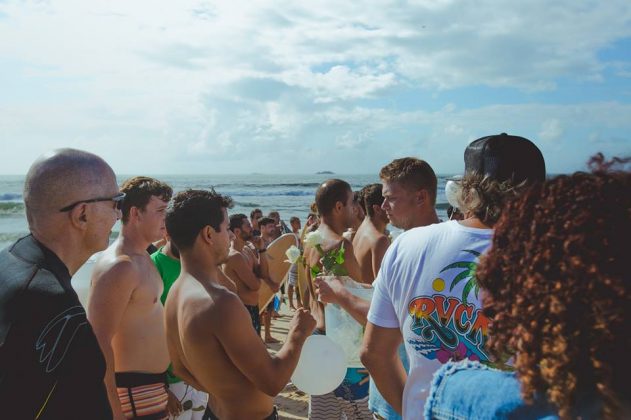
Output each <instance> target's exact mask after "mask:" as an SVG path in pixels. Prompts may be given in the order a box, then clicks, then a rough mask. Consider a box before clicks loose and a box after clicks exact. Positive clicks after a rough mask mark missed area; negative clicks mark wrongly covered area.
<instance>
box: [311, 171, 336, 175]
mask: <svg viewBox="0 0 631 420" xmlns="http://www.w3.org/2000/svg"><path fill="white" fill-rule="evenodd" d="M333 174H335V172H331V171H320V172H316V175H333Z"/></svg>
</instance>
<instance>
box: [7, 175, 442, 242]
mask: <svg viewBox="0 0 631 420" xmlns="http://www.w3.org/2000/svg"><path fill="white" fill-rule="evenodd" d="M152 176H154V177H155V178H157V179H159V180H161V181H164V182H166V183H168V184H169V185H171V187H173V189H174V191H176V192H177V191H182V190H185V189H187V188H194V189H204V188H210V187H214V188H215V190H216V191H217V192H219V193H221V194H224V195H229V196H231V197H232V198H233V200H234V202H235V205H234V207H233V208H232V209H231V210H230V211H229V213H230V214H232V213H245V214H246V215H248V217H249V215H250V212H251V211H252V210H253V209H255V208H260V209H261V210H263V213H264V214H267V213H268V212H270V211H272V210H276V211H278V212H279V213H280V215H281V218H282V219H283V220H285V221H286V222H289V218H290V217H292V216H296V217H299V218H300V220H301V221H302V223H304V222H305V220H306V219H307V215H308V214H309V206H310V205H311V203H312V202H313V200H314V196H315V191H316V189H317V188H318V185H320V183H321V182H323V181H324V180H326V179H328V178H332V177H335V178H340V179H343V180H345V181H347V182H348V183H349V184H351V186H352V188H353V190H354V191H355V190H359V189H361V188H362V187H363V186H365V185H367V184H371V183H375V182H379V177H378V176H377V175H376V174H375V175H357V174H356V175H340V174H335V175H330V174H317V175H316V174H314V175H304V174H302V175H264V174H250V175H152ZM127 178H129V176H120V177H119V178H118V182H119V185H120V184H121V183H122V181H124V180H125V179H127ZM447 178H448V176H438V197H437V200H436V208H437V211H438V216H439V217H440V218H442V219H443V220H444V219H446V217H447V214H446V209H447V207H448V203H447V199H446V198H445V183H446V181H447ZM23 186H24V176H19V175H0V249H2V248H4V247H5V246H7V245H9V244H10V243H12V242H13V241H15V240H16V239H18V238H20V237H21V236H24V235H26V234H27V233H28V226H27V223H26V215H25V213H24V202H23V199H22V189H23ZM390 228H391V230H394V231H396V229H392V227H390ZM118 230H119V224H118V223H117V224H116V225H115V226H114V228H113V230H112V237H116V235H118Z"/></svg>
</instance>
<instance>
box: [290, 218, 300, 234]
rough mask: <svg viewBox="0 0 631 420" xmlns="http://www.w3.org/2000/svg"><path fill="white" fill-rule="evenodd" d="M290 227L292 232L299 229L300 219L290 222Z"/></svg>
mask: <svg viewBox="0 0 631 420" xmlns="http://www.w3.org/2000/svg"><path fill="white" fill-rule="evenodd" d="M291 228H292V230H293V231H294V232H297V231H299V230H300V220H294V221H292V222H291Z"/></svg>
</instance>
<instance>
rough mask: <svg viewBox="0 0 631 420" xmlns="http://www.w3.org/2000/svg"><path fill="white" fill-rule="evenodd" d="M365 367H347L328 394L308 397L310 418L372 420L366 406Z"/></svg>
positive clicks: (315, 419)
mask: <svg viewBox="0 0 631 420" xmlns="http://www.w3.org/2000/svg"><path fill="white" fill-rule="evenodd" d="M365 371H366V368H347V369H346V376H345V377H344V380H343V381H342V383H341V384H340V386H338V387H337V388H335V390H333V391H332V392H329V393H328V394H324V395H312V396H311V398H310V399H309V419H310V420H338V419H348V420H351V419H352V420H357V419H359V420H364V419H365V420H372V419H373V416H372V412H371V411H370V409H369V408H368V373H366V372H365Z"/></svg>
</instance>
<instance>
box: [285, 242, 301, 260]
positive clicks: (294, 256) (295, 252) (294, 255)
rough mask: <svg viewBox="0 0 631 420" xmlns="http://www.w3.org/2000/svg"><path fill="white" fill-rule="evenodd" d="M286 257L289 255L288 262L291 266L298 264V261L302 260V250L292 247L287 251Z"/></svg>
mask: <svg viewBox="0 0 631 420" xmlns="http://www.w3.org/2000/svg"><path fill="white" fill-rule="evenodd" d="M285 255H287V262H289V263H290V264H296V261H298V258H300V249H298V247H297V246H296V245H292V246H290V247H289V249H288V250H287V251H285Z"/></svg>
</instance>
